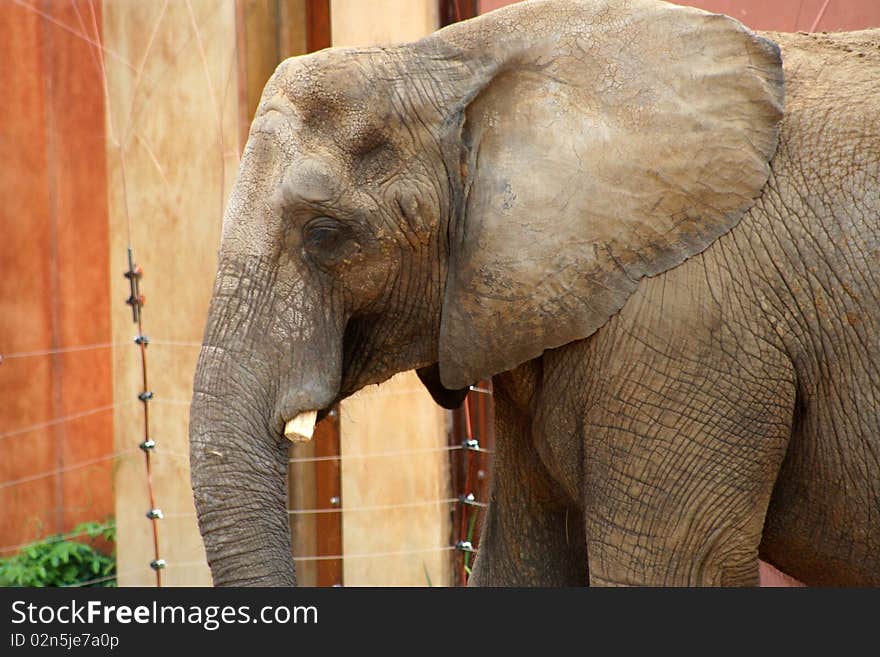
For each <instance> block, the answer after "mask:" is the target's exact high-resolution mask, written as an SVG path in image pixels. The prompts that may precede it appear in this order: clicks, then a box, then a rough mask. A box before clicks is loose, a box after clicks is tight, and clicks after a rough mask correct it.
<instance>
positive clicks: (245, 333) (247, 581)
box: [190, 258, 341, 586]
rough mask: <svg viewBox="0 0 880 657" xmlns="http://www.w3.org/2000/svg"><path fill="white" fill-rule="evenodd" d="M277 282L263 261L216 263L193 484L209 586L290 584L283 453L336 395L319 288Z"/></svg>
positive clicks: (332, 346) (333, 350)
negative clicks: (208, 572)
mask: <svg viewBox="0 0 880 657" xmlns="http://www.w3.org/2000/svg"><path fill="white" fill-rule="evenodd" d="M278 278H279V276H278V275H277V271H276V270H275V269H273V265H272V263H271V261H268V260H267V259H265V258H263V259H258V258H251V259H233V258H227V259H222V260H221V263H220V268H219V270H218V276H217V281H216V283H215V286H214V296H213V298H212V300H211V308H210V311H209V313H208V325H207V327H206V330H205V339H204V343H203V346H202V351H201V354H200V356H199V363H198V367H197V368H196V376H195V383H194V388H193V399H192V405H191V408H190V459H191V465H192V485H193V493H194V497H195V504H196V513H197V515H198V520H199V529H200V531H201V533H202V538H203V540H204V543H205V551H206V553H207V557H208V565H209V566H210V567H211V574H212V575H213V578H214V584H215V585H218V586H291V585H294V584H295V577H294V568H293V559H292V553H291V540H290V523H289V516H288V511H287V490H288V488H287V479H288V474H287V473H288V462H289V459H288V446H289V444H290V441H298V440H306V439H308V438H309V437H310V436H311V431H312V429H313V426H314V420H315V419H316V411H319V410H320V409H323V408H327V407H329V406H330V404H331V403H332V402H333V400H334V398H335V396H336V395H337V393H338V390H339V375H340V362H341V329H340V328H339V327H338V326H336V325H330V324H328V323H327V321H326V320H323V319H322V318H324V317H327V316H332V313H325V312H323V311H324V310H325V308H326V306H327V304H326V302H325V303H324V304H323V305H322V304H320V303H318V301H317V300H316V298H320V297H319V296H318V295H319V294H321V291H320V290H318V291H307V290H308V288H307V286H306V285H305V284H304V283H303V281H302V279H298V278H295V277H293V276H291V277H289V278H288V279H287V282H286V283H283V284H282V283H280V282H279V280H278ZM325 299H326V297H325ZM311 309H314V312H309V311H310V310H311ZM285 435H287V438H288V439H285Z"/></svg>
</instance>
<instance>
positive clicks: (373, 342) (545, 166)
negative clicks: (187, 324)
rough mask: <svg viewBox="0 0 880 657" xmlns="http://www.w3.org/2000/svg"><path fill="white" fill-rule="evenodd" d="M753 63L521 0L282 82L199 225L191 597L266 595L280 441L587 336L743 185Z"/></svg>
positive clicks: (758, 122)
mask: <svg viewBox="0 0 880 657" xmlns="http://www.w3.org/2000/svg"><path fill="white" fill-rule="evenodd" d="M781 90H782V73H781V66H780V60H779V51H778V49H777V48H776V46H775V45H774V44H772V43H771V42H769V41H767V40H765V39H763V38H761V37H759V36H757V35H755V34H754V33H752V32H750V31H748V30H747V29H745V28H744V27H742V26H741V25H740V24H738V23H737V22H735V21H733V20H731V19H729V18H727V17H723V16H717V15H711V14H707V13H704V12H701V11H698V10H694V9H689V8H683V7H676V6H672V5H667V4H665V3H661V2H656V1H654V0H629V1H623V0H619V1H616V0H595V1H593V2H576V1H573V0H571V1H565V0H556V1H552V0H551V1H547V2H532V3H525V4H523V5H520V6H516V5H515V6H513V7H510V8H507V9H504V10H500V11H497V12H493V13H491V14H487V15H486V16H483V17H481V18H478V19H474V20H472V21H467V22H465V23H460V24H457V25H453V26H451V27H448V28H446V29H444V30H441V31H439V32H436V33H435V34H433V35H431V36H429V37H427V38H425V39H423V40H421V41H418V42H416V43H412V44H407V45H402V46H398V47H393V48H370V49H349V50H341V49H330V50H326V51H322V52H319V53H316V54H313V55H309V56H305V57H298V58H294V59H290V60H287V61H285V62H284V63H282V64H281V65H280V66H279V67H278V69H277V71H276V72H275V74H274V75H273V76H272V78H271V80H270V81H269V83H268V84H267V86H266V88H265V90H264V93H263V96H262V99H261V102H260V105H259V108H258V110H257V113H256V117H255V119H254V122H253V125H252V127H251V132H250V137H249V140H248V143H247V146H246V148H245V152H244V155H243V159H242V162H241V167H240V171H239V175H238V179H237V181H236V184H235V189H234V192H233V194H232V198H231V201H230V203H229V205H228V209H227V212H226V216H225V219H224V225H223V235H222V244H221V249H220V262H219V269H218V274H217V279H216V283H215V287H214V293H213V299H212V302H211V307H210V312H209V319H208V324H207V328H206V332H205V339H204V345H203V348H202V353H201V357H200V360H199V365H198V371H197V374H196V380H195V387H194V397H193V404H192V411H191V423H190V434H191V450H192V478H193V488H194V491H195V499H196V505H197V510H198V516H199V523H200V529H201V531H202V534H203V537H204V540H205V546H206V549H207V554H208V561H209V564H210V566H211V569H212V573H213V576H214V581H215V583H216V584H292V583H293V582H294V572H293V565H292V561H291V554H290V539H289V528H288V522H287V514H286V512H285V506H286V490H287V487H286V485H285V479H286V472H287V443H286V441H284V440H283V436H282V434H283V429H284V427H285V425H286V423H288V422H289V421H290V420H292V419H293V418H295V417H298V416H299V417H302V415H301V414H303V413H304V412H310V411H322V410H325V409H327V408H328V407H330V406H331V405H332V404H333V403H335V402H336V401H338V400H340V399H342V398H344V397H346V396H347V395H350V394H351V393H353V392H355V391H356V390H358V389H359V388H361V387H363V386H364V385H367V384H370V383H377V382H380V381H382V380H384V379H386V378H388V377H389V376H391V375H392V374H394V373H396V372H398V371H402V370H406V369H411V368H422V369H421V370H420V375H421V377H422V380H423V382H424V383H425V384H426V386H427V387H428V388H429V389H430V390H431V392H432V394H433V395H434V397H435V399H437V400H438V401H439V402H440V403H442V404H444V405H447V406H454V405H455V404H457V403H459V402H460V401H461V398H462V394H463V393H462V390H461V389H463V388H465V387H466V386H467V385H468V384H469V383H471V382H473V381H475V380H477V379H479V378H483V377H487V376H491V375H493V374H495V373H498V372H501V371H505V370H508V369H510V368H513V367H515V366H516V365H518V364H519V363H522V362H524V361H526V360H529V359H531V358H534V357H536V356H539V355H540V354H541V353H542V352H543V351H544V350H546V349H550V348H554V347H557V346H559V345H562V344H565V343H568V342H571V341H573V340H578V339H582V338H585V337H587V336H589V335H590V334H591V333H593V332H594V331H595V330H596V329H597V328H598V327H600V326H601V325H602V324H603V323H604V322H605V321H606V320H607V319H608V318H609V317H610V316H611V315H612V314H614V313H615V312H617V311H618V310H619V309H620V308H621V306H622V305H623V304H624V302H625V301H626V299H627V298H628V297H629V296H630V295H631V294H632V292H633V291H634V290H635V288H636V286H637V284H638V281H639V279H640V278H642V277H644V276H650V275H654V274H657V273H659V272H662V271H664V270H666V269H668V268H670V267H674V266H675V265H677V264H679V263H681V262H682V261H683V260H685V259H686V258H688V257H690V256H693V255H695V254H698V253H700V252H701V251H702V250H703V249H705V248H706V247H707V246H708V245H709V244H710V243H711V242H712V241H713V240H715V239H716V238H717V237H719V236H720V235H722V234H723V233H725V232H726V231H728V230H729V229H730V228H731V227H732V226H733V225H734V224H736V222H737V221H738V220H739V218H740V217H741V216H742V214H743V213H744V212H745V211H746V210H747V209H748V208H749V207H750V205H751V204H752V203H753V201H754V199H755V198H756V197H757V196H758V194H759V192H760V190H761V188H762V186H763V185H764V183H765V182H766V180H767V177H768V172H769V166H768V161H769V158H770V156H771V155H772V154H773V152H774V150H775V148H776V140H777V124H778V121H779V119H780V116H781V103H782V91H781Z"/></svg>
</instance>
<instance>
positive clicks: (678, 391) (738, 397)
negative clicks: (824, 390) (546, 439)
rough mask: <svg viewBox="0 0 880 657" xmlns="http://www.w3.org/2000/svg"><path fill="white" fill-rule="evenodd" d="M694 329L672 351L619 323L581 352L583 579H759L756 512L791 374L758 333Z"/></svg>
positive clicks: (776, 447)
mask: <svg viewBox="0 0 880 657" xmlns="http://www.w3.org/2000/svg"><path fill="white" fill-rule="evenodd" d="M621 333H623V334H621ZM698 333H699V332H698V331H696V332H691V333H689V334H688V335H689V337H688V338H686V339H690V340H694V343H692V344H690V345H687V346H686V347H685V349H684V350H683V351H684V353H681V352H676V351H675V350H674V349H669V348H668V347H667V348H666V349H660V348H657V346H658V345H657V344H656V343H655V344H652V340H651V338H650V336H649V335H645V334H642V335H634V334H632V333H630V334H626V333H625V332H619V333H618V334H617V335H616V336H615V338H614V346H613V347H611V348H607V345H606V348H607V350H606V351H604V352H602V349H601V348H599V349H598V351H597V352H596V353H594V354H593V355H592V357H591V358H590V359H589V360H590V362H591V364H590V365H589V367H592V368H593V371H594V376H593V377H591V381H593V382H595V384H594V387H593V389H592V390H591V392H590V397H591V400H590V402H589V403H588V405H587V407H588V410H587V412H586V414H585V427H586V429H585V432H584V433H585V449H584V472H585V473H586V484H585V501H584V505H585V527H586V537H587V539H586V540H587V552H588V554H589V569H590V583H591V585H640V586H695V585H705V586H737V585H739V586H753V585H757V584H758V582H759V577H758V547H759V545H760V542H761V534H762V530H763V526H764V519H765V515H766V512H767V507H768V503H769V500H770V496H771V493H772V491H773V487H774V484H775V481H776V477H777V475H778V472H779V469H780V467H781V464H782V461H783V459H784V457H785V451H786V448H787V446H788V442H789V438H790V435H791V421H792V417H793V413H794V404H795V382H794V374H793V372H792V371H791V365H790V363H789V362H788V361H787V360H786V359H785V357H784V356H782V355H781V354H778V353H776V352H775V351H774V350H773V349H770V348H767V347H766V345H761V344H759V342H758V341H753V342H751V343H749V341H748V338H744V339H742V340H740V341H739V342H737V343H734V344H733V345H732V346H731V347H730V348H729V349H728V348H724V349H720V350H719V349H714V350H709V349H708V348H703V347H708V343H701V341H700V338H699V335H698ZM721 339H723V336H722V338H721ZM667 344H668V342H667ZM615 363H626V365H627V366H626V367H625V368H621V367H619V366H615V365H614V364H615Z"/></svg>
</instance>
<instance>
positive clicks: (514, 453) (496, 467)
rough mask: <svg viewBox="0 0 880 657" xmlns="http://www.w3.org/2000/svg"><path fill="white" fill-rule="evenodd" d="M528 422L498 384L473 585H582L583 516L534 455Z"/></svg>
mask: <svg viewBox="0 0 880 657" xmlns="http://www.w3.org/2000/svg"><path fill="white" fill-rule="evenodd" d="M529 426H530V421H529V420H528V418H526V417H525V415H524V414H522V413H521V412H520V411H519V410H518V409H516V408H515V405H514V404H513V403H512V402H511V401H510V399H508V398H507V396H506V395H505V394H504V391H503V389H501V388H499V386H497V385H496V389H495V428H496V445H495V456H494V460H493V475H492V485H491V492H490V501H489V508H488V511H487V515H486V520H485V522H484V524H483V532H482V536H481V538H480V545H479V553H478V555H477V559H476V562H475V564H474V568H473V571H472V574H471V578H470V580H469V584H470V585H473V586H585V585H586V584H587V581H588V572H587V556H586V549H585V539H584V529H583V512H582V510H581V509H580V508H578V507H577V506H576V505H574V503H573V502H571V500H570V498H569V497H567V496H566V495H565V494H564V493H563V491H562V489H561V488H560V487H559V485H558V484H557V483H556V482H555V481H554V480H553V479H552V477H551V476H550V475H549V473H548V472H547V470H546V468H545V467H544V465H543V464H542V463H541V460H540V458H539V456H538V453H537V452H536V451H535V448H534V445H533V443H532V440H531V437H530V433H529Z"/></svg>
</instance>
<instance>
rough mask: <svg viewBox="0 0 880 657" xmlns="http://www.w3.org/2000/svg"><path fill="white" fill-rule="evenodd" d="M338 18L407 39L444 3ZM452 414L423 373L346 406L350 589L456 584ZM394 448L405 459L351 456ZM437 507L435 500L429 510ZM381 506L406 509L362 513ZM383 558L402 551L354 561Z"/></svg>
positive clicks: (350, 4)
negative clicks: (440, 403) (435, 396)
mask: <svg viewBox="0 0 880 657" xmlns="http://www.w3.org/2000/svg"><path fill="white" fill-rule="evenodd" d="M331 19H332V30H331V33H332V36H333V45H335V46H367V45H374V44H380V43H382V44H389V43H400V42H404V41H412V40H415V39H418V38H420V37H422V36H424V35H426V34H429V33H430V32H432V31H434V30H435V29H436V28H437V3H436V2H435V1H434V0H375V1H373V2H360V1H359V0H332V3H331ZM445 418H446V416H445V413H444V412H443V411H442V410H441V409H440V408H439V407H438V406H437V405H436V404H434V402H433V400H432V399H431V398H430V396H429V395H428V393H427V392H426V391H425V389H424V388H423V387H422V385H421V383H420V382H419V381H418V379H417V378H416V376H415V373H413V372H408V373H404V374H399V375H397V376H395V377H394V378H392V379H391V380H390V381H388V382H386V383H384V384H382V385H380V386H372V387H370V388H368V389H365V390H363V391H361V392H360V393H358V394H357V395H355V396H354V397H352V398H351V399H349V400H346V401H345V402H343V404H342V410H341V418H340V420H341V437H342V447H341V449H342V457H343V462H342V505H343V528H342V535H343V546H344V553H345V554H346V555H347V557H346V559H345V562H344V570H343V573H344V582H345V585H346V586H370V585H373V586H376V585H386V586H387V585H397V586H403V585H411V586H420V585H421V586H425V585H427V584H428V582H431V583H432V584H434V585H445V584H448V583H449V582H450V578H451V569H450V564H451V559H450V556H451V554H450V551H449V550H448V549H446V548H448V546H449V545H450V533H449V532H450V528H449V513H450V510H451V509H450V505H449V504H448V503H445V502H443V503H436V500H445V499H447V498H449V496H450V493H449V483H448V479H449V477H448V462H449V455H448V452H446V451H441V450H442V449H443V447H444V446H445V445H446V421H445ZM412 450H417V451H416V453H412ZM431 450H433V451H431ZM389 451H391V452H404V453H402V454H400V455H398V456H384V457H373V458H367V459H362V458H350V457H352V456H357V455H359V454H370V453H377V452H389ZM406 452H409V453H406ZM431 501H435V503H428V504H424V503H425V502H431ZM397 505H404V506H401V507H398V506H397ZM406 505H410V506H406ZM374 506H391V507H396V508H390V509H382V510H375V511H358V510H357V509H362V508H363V507H374ZM346 509H348V510H346ZM377 553H379V554H381V553H392V554H389V556H384V557H356V556H352V555H360V554H377ZM395 553H403V554H395Z"/></svg>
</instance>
